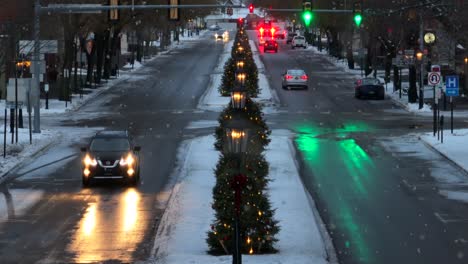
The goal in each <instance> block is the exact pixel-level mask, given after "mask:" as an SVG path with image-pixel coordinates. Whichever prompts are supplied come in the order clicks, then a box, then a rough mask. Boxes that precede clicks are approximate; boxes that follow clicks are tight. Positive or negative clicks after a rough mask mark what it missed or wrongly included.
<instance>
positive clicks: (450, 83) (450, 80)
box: [445, 75, 460, 96]
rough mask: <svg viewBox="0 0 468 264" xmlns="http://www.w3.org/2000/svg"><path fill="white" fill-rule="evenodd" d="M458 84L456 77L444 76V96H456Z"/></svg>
mask: <svg viewBox="0 0 468 264" xmlns="http://www.w3.org/2000/svg"><path fill="white" fill-rule="evenodd" d="M459 83H460V82H459V80H458V76H457V75H453V76H445V88H446V89H445V94H446V95H447V96H458V95H459V88H460V85H459Z"/></svg>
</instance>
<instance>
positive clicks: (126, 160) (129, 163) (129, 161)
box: [119, 153, 135, 166]
mask: <svg viewBox="0 0 468 264" xmlns="http://www.w3.org/2000/svg"><path fill="white" fill-rule="evenodd" d="M134 163H135V158H134V157H133V155H132V154H131V153H129V154H128V155H127V157H125V158H124V157H122V158H121V159H120V162H119V164H120V165H121V166H126V165H127V166H132V165H133V164H134Z"/></svg>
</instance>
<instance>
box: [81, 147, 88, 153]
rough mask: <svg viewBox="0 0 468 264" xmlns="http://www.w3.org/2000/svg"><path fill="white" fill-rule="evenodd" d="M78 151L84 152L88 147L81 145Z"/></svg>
mask: <svg viewBox="0 0 468 264" xmlns="http://www.w3.org/2000/svg"><path fill="white" fill-rule="evenodd" d="M80 151H81V152H86V151H88V149H87V148H86V147H82V148H80Z"/></svg>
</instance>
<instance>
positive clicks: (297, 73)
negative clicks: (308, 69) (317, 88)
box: [287, 70, 305, 76]
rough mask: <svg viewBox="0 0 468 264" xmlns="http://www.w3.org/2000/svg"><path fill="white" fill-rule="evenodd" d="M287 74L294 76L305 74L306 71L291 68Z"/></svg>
mask: <svg viewBox="0 0 468 264" xmlns="http://www.w3.org/2000/svg"><path fill="white" fill-rule="evenodd" d="M287 74H289V75H293V76H302V75H304V74H305V72H304V71H303V70H289V71H288V72H287Z"/></svg>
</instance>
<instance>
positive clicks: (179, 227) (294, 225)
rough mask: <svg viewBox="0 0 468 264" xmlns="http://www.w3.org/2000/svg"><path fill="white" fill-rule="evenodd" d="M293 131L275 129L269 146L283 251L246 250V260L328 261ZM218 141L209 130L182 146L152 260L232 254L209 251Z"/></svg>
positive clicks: (211, 259)
mask: <svg viewBox="0 0 468 264" xmlns="http://www.w3.org/2000/svg"><path fill="white" fill-rule="evenodd" d="M291 137H292V135H291V133H290V132H289V131H285V130H274V131H273V133H272V136H271V139H272V140H271V143H270V145H269V147H268V150H267V151H266V158H267V160H268V162H269V164H270V173H269V177H270V178H271V179H272V182H271V183H270V184H269V190H268V194H269V196H270V200H271V203H272V207H273V208H276V212H275V218H276V219H277V220H279V225H280V228H281V230H280V232H279V234H278V239H279V242H278V243H277V245H276V246H277V249H278V250H279V253H277V254H270V255H244V256H243V261H244V263H259V264H262V263H278V264H280V263H285V264H286V263H288V264H290V263H301V264H306V263H311V264H312V263H313V264H321V263H329V262H328V261H327V259H328V255H327V250H326V249H325V243H324V242H323V241H324V239H323V237H322V234H324V235H326V234H325V233H322V229H321V226H319V225H317V224H316V223H317V222H316V220H317V217H316V215H315V209H314V208H315V206H314V205H313V204H311V203H309V198H308V194H307V193H306V191H305V189H304V187H303V185H302V182H301V179H300V176H299V174H298V170H297V167H296V164H295V160H294V149H293V146H292V142H291ZM213 144H214V137H213V136H204V137H199V138H196V139H193V140H191V141H190V142H189V143H188V144H184V145H183V147H181V148H180V149H179V156H178V157H179V163H178V164H181V168H178V169H176V170H177V171H179V172H180V175H179V178H178V183H177V184H176V186H175V188H174V191H173V193H172V196H171V199H170V201H169V204H168V206H167V209H166V211H165V213H164V216H163V218H162V220H161V223H160V226H159V228H158V232H157V235H156V241H155V245H154V247H153V251H152V259H151V262H154V263H167V264H169V263H188V262H190V263H231V261H232V258H231V256H211V255H208V254H207V250H208V246H207V244H206V241H205V239H206V237H207V232H208V231H209V229H210V225H211V223H212V221H213V219H214V211H213V210H212V208H211V203H212V188H213V187H214V185H215V175H214V168H215V166H216V163H217V162H218V159H219V152H218V151H216V150H215V149H214V147H213ZM325 241H327V240H325ZM330 258H331V259H334V254H333V256H330Z"/></svg>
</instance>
